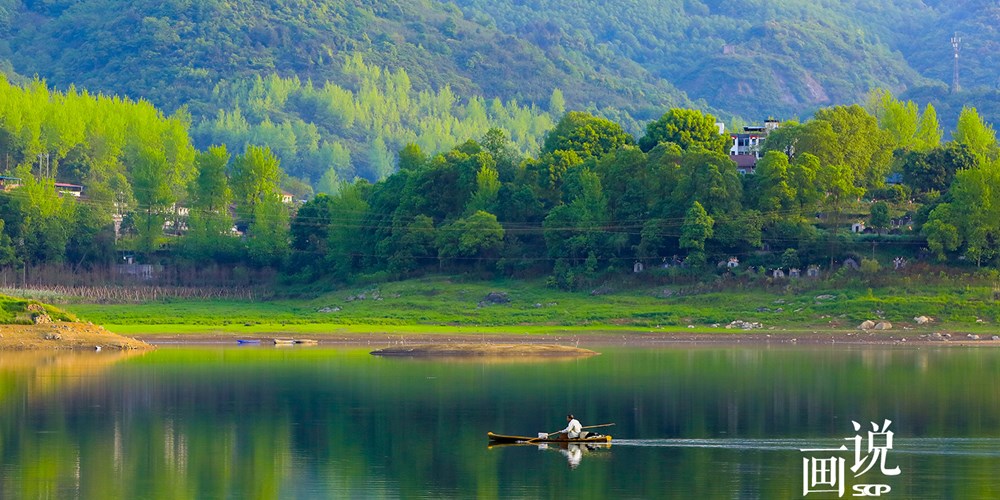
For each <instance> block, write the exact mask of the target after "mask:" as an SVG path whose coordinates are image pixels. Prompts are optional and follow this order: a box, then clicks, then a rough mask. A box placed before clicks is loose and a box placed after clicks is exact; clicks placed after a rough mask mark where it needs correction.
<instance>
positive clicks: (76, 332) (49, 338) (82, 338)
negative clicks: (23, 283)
mask: <svg viewBox="0 0 1000 500" xmlns="http://www.w3.org/2000/svg"><path fill="white" fill-rule="evenodd" d="M98 347H100V350H117V351H125V350H135V349H152V348H153V346H152V345H150V344H147V343H145V342H142V341H140V340H136V339H133V338H129V337H123V336H121V335H118V334H115V333H111V332H109V331H107V330H105V329H104V328H102V327H100V326H97V325H94V324H90V323H64V322H55V323H45V324H40V325H0V351H27V350H90V351H96V350H98Z"/></svg>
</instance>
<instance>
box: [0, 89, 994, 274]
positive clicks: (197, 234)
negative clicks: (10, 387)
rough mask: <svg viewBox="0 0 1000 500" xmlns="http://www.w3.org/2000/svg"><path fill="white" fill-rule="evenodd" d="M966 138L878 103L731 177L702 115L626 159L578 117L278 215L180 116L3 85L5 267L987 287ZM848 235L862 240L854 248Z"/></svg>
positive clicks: (264, 173)
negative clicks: (733, 278)
mask: <svg viewBox="0 0 1000 500" xmlns="http://www.w3.org/2000/svg"><path fill="white" fill-rule="evenodd" d="M396 75H397V76H399V74H398V73H397V74H396ZM390 77H392V75H390ZM262 82H263V81H262ZM262 84H263V83H262ZM270 84H272V85H279V86H280V85H285V86H286V87H287V88H291V89H298V90H302V89H303V88H306V87H302V84H301V83H298V82H295V81H293V80H281V79H272V80H271V83H270ZM440 95H441V94H437V96H436V97H437V98H440ZM426 98H427V99H431V100H432V101H433V100H434V98H435V96H432V95H430V94H427V96H426ZM345 102H349V100H348V101H345ZM512 109H513V108H512ZM956 122H957V126H956V128H955V130H954V131H953V132H952V134H951V136H952V140H950V141H948V142H944V141H943V139H942V137H943V136H944V132H943V130H942V128H941V126H940V124H939V119H938V115H937V112H936V110H935V108H934V107H933V106H932V105H929V104H928V105H926V106H923V107H922V108H921V107H918V106H917V105H916V104H915V103H913V102H910V101H901V100H898V99H896V98H894V97H893V96H892V95H891V94H890V93H888V92H886V91H877V92H873V93H871V94H870V95H869V96H868V97H867V99H866V101H865V105H864V106H859V105H851V106H833V107H828V108H822V109H820V110H818V111H817V112H816V113H815V115H814V116H813V118H811V119H810V120H807V121H803V122H801V123H799V122H793V121H788V122H784V123H782V124H781V126H780V127H779V128H777V129H776V130H774V131H773V132H771V133H770V135H769V136H768V137H767V140H766V141H765V142H764V145H763V149H762V157H761V159H760V160H759V162H758V164H757V167H756V171H755V173H752V174H747V175H743V174H741V173H740V172H739V171H738V170H737V167H736V164H735V163H734V161H733V160H732V159H731V158H730V156H729V155H728V148H729V145H730V139H729V137H728V136H726V135H722V134H719V131H718V129H717V127H716V119H715V117H713V116H711V115H709V114H705V113H703V112H701V111H698V110H693V109H685V108H672V109H669V110H667V111H666V112H665V113H663V114H662V115H661V116H660V117H659V118H658V119H657V120H655V121H652V122H650V123H649V124H648V125H647V127H646V129H645V133H644V134H643V135H642V136H640V137H638V139H637V138H636V137H635V136H633V135H632V134H630V133H628V132H627V131H626V130H625V129H624V128H623V127H622V126H621V125H620V124H618V123H615V122H613V121H610V120H608V119H606V118H602V117H599V116H595V115H593V114H590V113H586V112H578V111H569V112H566V113H564V114H563V115H562V116H561V118H560V120H559V121H558V122H557V123H556V124H555V125H554V127H553V128H552V129H551V130H550V131H549V132H547V133H545V134H544V136H543V137H542V139H541V142H540V144H539V153H538V154H536V155H530V154H525V153H524V152H523V150H522V149H521V148H519V147H518V146H517V145H516V144H515V143H514V142H513V141H512V140H511V139H510V137H509V136H508V135H507V134H506V133H505V132H504V131H503V130H501V129H499V128H490V129H488V130H487V131H486V132H485V133H483V134H482V135H478V136H476V137H474V138H470V139H467V140H465V141H464V142H462V143H461V144H459V145H458V146H456V147H454V148H450V149H448V150H446V151H444V152H442V153H438V154H427V153H425V152H424V151H423V149H422V147H421V146H420V145H419V144H418V143H414V142H411V143H409V144H407V145H406V146H405V147H403V148H402V149H401V150H399V151H397V152H395V155H394V156H395V157H396V158H398V160H397V161H396V164H395V168H394V169H393V170H395V172H394V173H389V172H388V171H387V172H386V173H385V175H382V176H380V180H378V181H377V182H374V183H373V182H370V181H368V180H366V179H360V178H359V179H356V180H354V181H351V182H348V181H345V180H340V181H338V182H336V183H335V185H333V186H332V187H331V190H330V191H331V192H330V193H329V194H319V195H317V196H315V197H314V198H312V199H311V200H309V201H307V202H305V203H304V204H299V203H296V202H294V201H293V200H292V199H290V197H284V196H282V192H281V188H280V187H281V184H282V182H283V181H284V180H285V179H287V174H286V173H285V172H284V170H283V168H282V166H281V165H282V164H281V161H280V159H279V158H277V157H276V156H275V155H274V154H273V152H272V150H271V149H270V148H266V147H260V146H256V145H253V144H246V145H245V146H244V148H243V149H242V150H237V151H230V150H228V149H227V148H226V147H225V146H211V147H207V148H203V149H198V148H196V147H195V145H194V143H193V141H192V139H191V136H190V132H189V130H190V127H191V124H190V118H189V117H188V116H187V115H186V114H185V113H184V112H183V110H182V111H180V112H178V113H177V114H175V115H171V116H167V115H164V114H163V113H162V112H160V111H158V110H157V109H156V108H155V107H153V106H152V105H151V104H149V103H147V102H143V101H139V102H134V101H129V100H125V99H118V98H108V97H103V96H93V95H90V94H88V93H86V92H78V91H76V90H75V89H71V90H70V91H68V92H65V93H63V92H56V91H52V90H50V89H48V88H47V87H46V86H45V85H44V84H42V83H41V82H38V81H36V82H33V83H32V84H30V85H27V86H24V87H21V86H17V85H12V84H10V83H7V82H6V81H3V82H2V84H0V155H2V156H0V157H2V158H3V159H4V161H5V163H6V165H7V167H6V168H7V171H8V175H7V176H6V177H4V178H3V182H4V190H3V192H2V193H0V219H2V221H3V226H2V227H0V229H2V232H0V266H2V267H3V268H6V269H8V270H20V274H21V276H22V279H27V278H26V276H27V274H28V272H27V270H28V269H29V268H31V269H33V270H34V269H38V268H41V267H46V266H67V267H69V268H70V269H73V270H75V271H84V270H87V269H91V270H94V269H104V268H107V267H108V266H110V265H111V264H113V263H114V262H116V261H118V260H119V258H120V257H121V256H122V255H125V254H128V255H132V256H134V257H135V258H137V259H139V261H140V262H146V263H154V264H165V265H169V266H188V267H194V268H197V267H205V266H211V265H221V266H228V267H234V266H235V267H244V268H246V269H266V268H270V269H278V270H281V271H283V272H284V273H285V274H287V275H289V276H297V277H300V278H304V279H307V280H313V279H317V278H325V279H332V280H337V281H350V280H356V279H391V278H403V277H408V276H414V275H419V274H422V273H426V272H438V271H448V272H465V273H473V274H476V275H482V276H497V275H500V276H515V277H531V276H550V277H551V279H552V280H553V284H554V285H558V286H560V287H564V288H570V289H572V288H576V287H578V286H581V285H582V284H584V283H587V282H589V281H590V280H595V279H598V278H599V277H600V276H603V275H605V274H607V273H622V272H626V271H630V270H633V269H634V266H635V265H636V264H637V263H638V264H642V265H643V266H645V267H648V268H651V269H657V270H658V271H657V272H661V273H664V272H665V273H679V274H680V275H690V276H701V275H704V272H705V271H706V270H708V269H715V268H716V265H715V263H716V262H720V261H721V262H723V263H725V262H728V261H729V259H737V260H740V261H742V263H743V264H742V266H744V268H746V267H750V266H756V267H763V268H776V267H779V268H785V269H791V268H799V269H802V268H805V267H807V266H817V267H821V268H823V269H825V270H827V271H831V272H832V271H835V270H836V269H837V268H838V266H839V265H840V263H841V262H844V261H845V260H846V259H847V258H854V259H855V260H856V261H860V263H861V267H862V269H865V268H866V267H867V268H868V269H869V270H871V269H873V268H876V269H877V268H878V267H879V266H883V265H888V261H887V259H889V258H890V257H894V256H895V257H905V258H908V259H909V258H917V259H939V260H941V261H948V260H951V261H952V262H953V263H956V264H959V263H962V262H965V263H966V264H967V265H975V266H992V265H994V264H995V263H996V262H997V260H998V258H1000V253H998V250H1000V238H998V235H1000V214H997V213H994V212H995V211H996V210H997V209H996V207H998V206H1000V200H998V199H996V198H997V196H998V194H997V192H996V191H995V190H993V189H992V188H991V186H995V185H998V184H1000V150H998V146H997V140H996V134H995V132H994V130H993V129H992V127H991V126H990V125H989V124H988V123H986V122H985V121H984V120H983V118H982V117H981V116H980V115H979V114H978V113H977V111H976V110H975V109H974V108H965V109H963V110H962V111H961V113H960V115H959V116H958V117H957V118H956ZM470 130H474V129H470ZM56 179H59V180H60V181H61V182H62V183H65V182H67V181H69V182H73V183H78V184H80V185H82V186H84V193H83V196H81V197H74V196H70V195H68V194H67V193H65V192H64V188H65V186H62V187H61V185H60V184H57V183H56ZM331 182H332V181H331ZM856 222H864V223H865V224H866V225H867V227H868V228H870V234H863V233H860V232H852V231H851V229H850V228H851V226H852V225H853V223H856ZM876 247H880V248H881V250H880V251H879V252H876V251H875V248H876ZM868 249H871V253H870V254H869V253H868ZM724 267H725V266H723V268H724Z"/></svg>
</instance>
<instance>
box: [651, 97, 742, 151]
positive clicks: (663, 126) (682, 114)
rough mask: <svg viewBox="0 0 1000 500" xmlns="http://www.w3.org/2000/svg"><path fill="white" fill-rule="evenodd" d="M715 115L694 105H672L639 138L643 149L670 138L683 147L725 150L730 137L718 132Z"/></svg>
mask: <svg viewBox="0 0 1000 500" xmlns="http://www.w3.org/2000/svg"><path fill="white" fill-rule="evenodd" d="M717 121H718V120H716V119H715V117H714V116H712V115H710V114H706V113H702V112H701V111H698V110H696V109H677V108H674V109H671V110H669V111H667V112H666V113H664V114H663V116H661V117H660V118H659V119H658V120H656V121H654V122H651V123H650V124H649V125H647V126H646V135H644V136H643V137H642V139H640V140H639V147H640V148H642V150H643V151H646V152H648V151H650V150H652V149H653V148H654V147H656V145H657V144H659V143H661V142H672V143H674V144H677V145H678V146H680V147H681V148H682V149H691V148H693V147H695V146H698V147H701V148H704V149H706V150H708V151H714V152H718V153H722V154H725V153H726V152H727V150H728V146H729V137H728V136H726V135H722V134H720V133H719V128H718V126H716V122H717Z"/></svg>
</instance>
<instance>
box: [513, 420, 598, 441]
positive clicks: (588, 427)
mask: <svg viewBox="0 0 1000 500" xmlns="http://www.w3.org/2000/svg"><path fill="white" fill-rule="evenodd" d="M612 425H615V424H614V423H613V422H612V423H610V424H598V425H588V426H586V427H580V429H581V430H582V429H596V428H598V427H611V426H612ZM558 432H559V431H554V432H550V433H548V434H546V435H545V437H546V438H547V437H549V436H551V435H553V434H556V433H558ZM539 439H544V438H543V437H542V436H538V437H536V438H531V439H529V440H527V441H525V443H531V442H534V441H538V440H539Z"/></svg>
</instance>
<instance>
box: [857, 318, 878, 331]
mask: <svg viewBox="0 0 1000 500" xmlns="http://www.w3.org/2000/svg"><path fill="white" fill-rule="evenodd" d="M858 328H859V329H861V330H871V329H872V328H875V322H874V321H872V320H870V319H866V320H865V321H864V322H862V323H861V324H860V325H858Z"/></svg>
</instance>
